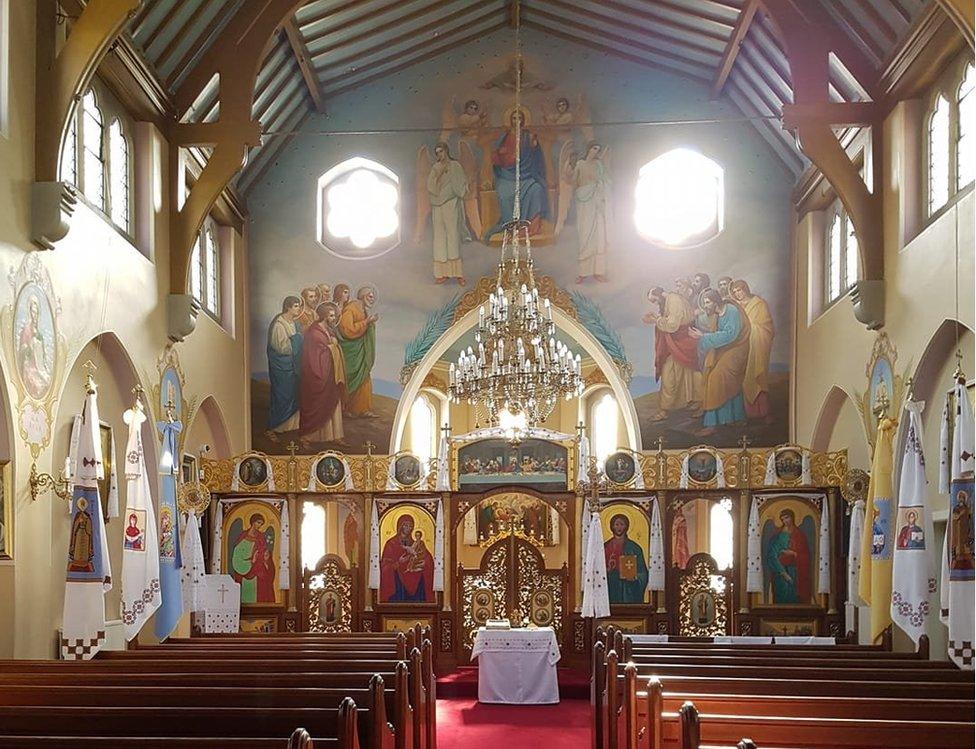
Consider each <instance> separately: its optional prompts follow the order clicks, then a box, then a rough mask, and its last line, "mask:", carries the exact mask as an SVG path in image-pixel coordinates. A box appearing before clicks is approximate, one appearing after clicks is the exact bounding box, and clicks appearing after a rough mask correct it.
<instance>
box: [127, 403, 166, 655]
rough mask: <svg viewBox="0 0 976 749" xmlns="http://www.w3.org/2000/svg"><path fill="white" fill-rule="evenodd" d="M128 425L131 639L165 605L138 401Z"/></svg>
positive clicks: (128, 609) (128, 630) (131, 410)
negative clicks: (161, 589)
mask: <svg viewBox="0 0 976 749" xmlns="http://www.w3.org/2000/svg"><path fill="white" fill-rule="evenodd" d="M122 418H123V420H124V421H125V423H126V424H128V426H129V433H128V438H127V440H126V446H125V469H124V475H125V500H126V502H125V524H124V526H123V529H122V601H121V611H122V626H123V628H124V630H125V639H126V641H129V640H132V639H133V638H134V637H135V636H136V635H138V634H139V630H141V629H142V627H143V625H144V624H145V623H146V622H147V621H149V617H151V616H152V615H153V613H154V612H155V611H156V609H158V608H159V606H160V605H161V604H162V594H161V592H160V587H159V537H158V535H157V533H156V511H155V509H154V508H153V503H152V495H151V494H150V489H149V476H148V475H147V474H146V462H145V455H144V452H143V442H142V425H143V424H144V423H145V421H146V414H145V413H144V412H143V409H142V405H141V404H139V403H137V405H136V407H135V408H131V409H129V410H128V411H126V412H125V414H123V417H122Z"/></svg>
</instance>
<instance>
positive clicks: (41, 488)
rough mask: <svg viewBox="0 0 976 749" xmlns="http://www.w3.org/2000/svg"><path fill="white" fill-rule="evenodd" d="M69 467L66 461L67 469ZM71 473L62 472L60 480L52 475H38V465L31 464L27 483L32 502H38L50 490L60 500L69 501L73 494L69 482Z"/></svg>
mask: <svg viewBox="0 0 976 749" xmlns="http://www.w3.org/2000/svg"><path fill="white" fill-rule="evenodd" d="M67 467H68V460H67V459H65V468H66V469H67ZM69 477H70V471H68V470H64V471H61V475H60V476H59V477H58V478H54V476H52V475H51V474H50V473H38V472H37V463H31V470H30V476H29V477H28V479H27V483H28V484H29V485H30V495H31V501H33V502H36V501H37V498H38V497H39V496H40V495H41V493H42V492H46V491H47V490H48V489H50V490H51V491H53V492H54V494H55V496H57V498H58V499H67V498H68V496H69V495H70V493H71V482H70V481H69V480H68V479H69Z"/></svg>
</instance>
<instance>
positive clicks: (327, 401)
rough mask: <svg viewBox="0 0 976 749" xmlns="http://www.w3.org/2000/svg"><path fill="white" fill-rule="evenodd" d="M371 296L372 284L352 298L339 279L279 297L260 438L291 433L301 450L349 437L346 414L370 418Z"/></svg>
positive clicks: (273, 438)
mask: <svg viewBox="0 0 976 749" xmlns="http://www.w3.org/2000/svg"><path fill="white" fill-rule="evenodd" d="M376 299H377V293H376V289H375V287H373V286H371V285H366V286H362V287H361V288H359V289H358V291H357V292H356V296H355V298H354V299H351V298H350V288H349V286H348V285H347V284H344V283H339V284H336V285H335V286H334V287H330V286H329V285H328V284H317V285H315V286H308V287H306V288H304V289H302V290H301V293H300V295H293V296H286V297H285V299H284V301H283V303H282V306H281V312H280V313H279V314H277V315H275V317H274V318H273V319H272V321H271V324H270V325H269V326H268V339H267V355H268V379H269V383H270V398H269V405H268V411H267V419H266V431H265V432H264V437H265V438H267V439H268V440H269V441H271V442H278V441H280V440H281V439H283V438H286V439H291V438H294V437H297V438H298V440H299V442H300V444H301V446H302V449H303V450H305V451H308V450H311V449H313V446H319V447H320V446H322V445H326V444H328V445H334V446H337V447H339V448H341V447H345V446H347V444H348V443H347V440H346V436H345V435H346V428H347V426H348V420H350V419H351V420H359V419H371V418H374V416H375V414H374V412H373V392H372V378H371V372H372V369H373V364H374V363H375V360H376V323H377V321H378V320H379V315H378V314H376V313H375V312H373V308H374V306H375V304H376Z"/></svg>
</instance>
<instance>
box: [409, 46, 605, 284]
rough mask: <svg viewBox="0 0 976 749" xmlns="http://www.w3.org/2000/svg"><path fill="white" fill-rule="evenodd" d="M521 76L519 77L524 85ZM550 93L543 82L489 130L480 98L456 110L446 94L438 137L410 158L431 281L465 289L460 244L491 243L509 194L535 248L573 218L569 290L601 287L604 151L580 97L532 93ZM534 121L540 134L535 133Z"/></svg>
mask: <svg viewBox="0 0 976 749" xmlns="http://www.w3.org/2000/svg"><path fill="white" fill-rule="evenodd" d="M514 70H515V67H514V64H513V65H512V66H510V67H509V68H508V69H507V70H506V71H505V72H503V73H502V74H501V75H500V76H496V77H495V78H493V79H491V80H490V81H488V82H486V83H484V84H482V86H481V88H482V89H484V90H492V89H499V90H503V91H507V90H509V89H510V86H509V85H508V84H507V83H506V84H503V83H499V82H498V81H499V80H500V79H501V78H506V80H507V76H510V75H514ZM525 76H529V73H528V72H527V71H523V88H526V84H525V80H528V78H526V77H525ZM530 77H531V76H530ZM512 85H514V84H512ZM551 88H552V86H551V84H548V83H545V82H543V81H538V82H537V83H536V85H534V86H528V90H529V91H531V92H533V96H531V97H530V100H529V101H526V102H523V104H522V106H521V107H520V108H518V109H516V108H514V107H511V106H508V107H507V108H506V109H505V110H504V111H502V113H501V116H500V117H499V118H498V121H497V122H496V123H495V124H492V117H491V116H490V115H489V112H488V109H487V107H486V106H485V100H484V99H483V98H467V99H465V100H464V103H463V105H461V104H460V103H459V102H460V101H461V100H460V99H459V97H457V96H453V97H452V98H451V99H450V101H449V102H448V103H447V104H446V105H445V106H444V108H443V111H442V115H441V119H442V129H441V133H440V139H439V140H438V141H437V142H436V143H433V144H430V145H425V146H421V147H420V149H419V150H418V152H417V161H416V164H417V172H416V181H415V193H416V194H415V198H416V204H417V220H416V231H415V236H414V240H415V241H416V242H417V243H420V242H421V241H422V240H423V236H424V233H425V231H426V228H427V227H428V226H431V227H432V248H431V249H432V253H433V274H434V281H435V283H438V284H443V283H447V282H449V281H454V282H456V283H457V284H458V285H461V286H464V285H465V284H466V280H465V277H464V272H463V266H462V259H461V247H462V245H463V244H464V243H469V242H479V243H481V244H484V245H487V244H489V243H492V242H494V243H497V242H498V240H499V235H500V233H501V232H502V229H503V227H504V225H505V224H506V223H507V222H508V221H510V220H511V219H512V216H513V212H514V207H515V202H516V201H515V199H516V191H517V192H518V199H519V206H520V217H521V218H522V219H523V220H525V221H527V222H528V224H529V233H530V235H531V236H532V237H534V238H535V241H538V242H543V243H550V242H552V241H554V240H555V238H556V237H558V236H559V234H560V233H561V232H562V231H563V229H564V227H565V225H566V224H567V222H570V223H572V222H574V221H575V223H576V225H577V232H578V243H579V244H578V246H579V249H578V256H579V257H578V265H579V269H578V276H577V283H583V282H584V280H586V279H588V278H592V279H594V280H596V281H605V280H606V277H607V252H608V250H609V245H610V241H609V238H608V234H609V232H608V228H609V226H610V225H611V223H610V222H611V211H610V200H609V197H610V196H609V185H610V178H609V173H610V163H609V154H610V149H609V148H608V147H607V146H606V145H604V144H602V143H599V142H597V141H595V140H594V139H593V128H592V126H591V125H589V111H588V108H587V105H586V101H585V99H584V97H583V96H582V95H579V96H578V97H577V99H576V101H575V103H573V102H571V101H570V99H569V98H567V97H566V96H559V97H556V98H555V99H550V98H543V97H542V96H541V95H540V94H538V93H537V92H544V91H548V90H549V89H551ZM533 120H535V121H536V123H537V124H541V125H542V127H533ZM518 133H520V136H519V135H518ZM516 159H517V160H518V168H519V185H518V187H517V188H516V180H515V173H516Z"/></svg>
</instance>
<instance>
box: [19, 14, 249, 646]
mask: <svg viewBox="0 0 976 749" xmlns="http://www.w3.org/2000/svg"><path fill="white" fill-rule="evenodd" d="M34 14H35V11H34V3H32V2H14V3H11V4H10V24H11V34H10V42H11V44H10V63H11V70H10V111H11V115H10V131H9V137H8V138H6V139H4V138H2V137H0V164H2V165H3V168H2V169H0V269H2V273H3V275H6V274H7V273H8V272H10V271H12V270H15V269H16V268H18V267H19V266H20V263H21V262H22V260H23V258H24V256H25V254H26V253H28V252H34V251H37V249H36V247H35V246H34V245H33V244H32V243H31V242H30V240H29V223H30V189H31V183H32V181H33V178H34V163H33V143H34V80H35V76H34V64H35V59H34V58H35V41H36V40H35V28H34ZM153 137H155V138H158V139H159V141H160V146H161V159H160V161H161V168H162V169H163V170H165V167H166V165H167V164H168V163H169V160H168V156H167V148H166V144H165V142H163V141H162V138H161V136H160V135H159V134H158V133H157V132H155V131H153ZM136 157H137V159H138V158H140V155H139V154H137V155H136ZM138 171H139V170H138V169H137V173H138ZM160 176H161V178H162V179H161V181H160V182H159V184H162V185H167V184H168V181H167V176H168V175H166V174H165V171H164V172H163V173H162V174H161V175H160ZM152 181H153V180H151V179H146V180H145V184H141V183H140V184H138V185H137V186H136V191H137V192H139V191H140V190H146V189H150V184H151V183H152ZM145 197H152V198H154V200H151V201H150V204H152V203H154V202H157V200H158V205H159V209H158V210H155V209H153V216H152V225H153V227H154V233H153V236H152V240H153V244H154V248H155V249H154V257H153V259H152V260H150V259H147V258H146V257H145V256H144V255H142V254H141V253H140V252H139V251H138V250H137V249H136V248H135V247H133V246H132V245H131V244H130V243H129V242H128V241H127V240H126V239H125V238H124V237H123V236H122V235H121V234H119V233H118V232H117V231H116V230H115V229H114V228H112V227H110V226H109V225H108V224H107V223H106V222H105V221H104V220H103V219H102V218H101V217H99V216H98V215H97V214H96V213H95V212H94V211H92V210H91V209H89V208H87V207H86V206H84V205H83V204H80V205H79V207H78V210H77V211H76V213H75V216H74V217H73V219H72V228H71V231H70V232H69V234H68V236H67V237H66V238H65V239H64V240H62V241H61V242H59V243H58V244H57V246H56V247H55V249H54V251H51V252H42V251H38V252H39V257H40V260H41V262H42V264H43V265H44V267H45V268H46V269H47V270H48V272H49V273H50V275H51V279H52V283H53V286H54V290H55V294H56V296H57V297H58V299H59V301H60V305H61V314H60V316H59V318H58V321H57V324H58V328H59V332H60V333H61V335H62V336H63V339H64V342H65V349H66V366H65V368H64V370H63V374H62V379H61V381H60V382H56V383H55V384H54V386H53V388H52V393H55V394H58V393H60V392H61V391H62V388H63V397H61V399H60V403H59V404H56V406H55V409H54V432H53V439H52V443H51V445H50V446H49V447H48V448H47V449H46V450H44V451H43V452H42V453H41V454H40V456H39V459H38V461H37V467H38V470H39V471H52V468H53V469H54V471H53V472H54V473H57V470H58V469H59V468H60V467H61V466H62V465H63V463H64V457H65V454H66V452H67V432H66V428H67V427H66V425H67V424H68V423H69V420H70V417H71V415H72V414H74V413H77V411H78V407H79V404H80V399H81V382H82V380H81V377H82V375H81V372H80V367H79V366H78V365H79V364H80V363H83V362H84V361H85V360H86V359H87V358H89V355H90V354H92V353H95V352H94V351H93V350H91V349H89V350H85V349H86V346H88V344H89V341H91V340H92V339H93V338H95V336H97V335H98V334H100V333H103V332H107V331H108V332H111V333H112V334H113V335H114V336H115V337H116V339H117V341H118V343H119V347H120V349H122V350H124V351H125V355H124V357H123V358H124V359H127V360H128V361H129V362H131V365H129V366H128V368H127V371H123V370H126V368H122V369H119V368H116V371H114V372H113V371H112V370H113V367H111V366H108V362H106V361H104V357H105V355H106V352H105V350H104V349H103V350H102V351H101V352H100V353H98V354H96V355H95V356H92V357H91V358H93V359H99V360H101V362H102V366H99V370H98V373H97V380H98V382H99V384H100V386H101V394H102V403H101V416H102V418H103V419H104V420H106V421H110V422H111V423H113V425H116V439H117V440H118V439H123V438H124V429H123V427H122V424H121V411H122V409H123V408H124V407H128V406H129V405H130V404H131V394H130V393H129V388H131V383H132V381H133V380H135V379H138V380H139V381H140V382H141V384H142V385H143V386H144V387H145V388H146V390H147V392H150V391H151V388H152V386H153V385H154V384H156V383H157V382H158V374H157V361H158V359H159V357H160V355H161V354H162V352H163V350H164V347H165V345H166V343H167V338H166V306H165V305H166V294H167V292H168V288H169V251H168V221H167V219H166V217H167V216H168V209H169V199H168V193H167V191H165V190H164V191H163V194H162V195H158V196H155V195H153V196H146V194H145V193H143V198H145ZM230 234H233V233H232V232H230ZM232 239H233V241H231V242H229V243H228V244H229V245H230V247H225V253H226V262H227V263H229V264H231V265H232V266H233V268H234V269H235V271H236V272H235V280H234V285H233V292H234V293H233V295H232V302H233V306H232V309H233V311H234V312H233V314H234V318H235V319H234V320H233V321H232V322H233V325H232V326H229V327H231V328H232V329H233V330H234V331H235V332H236V336H232V335H230V334H228V333H227V332H225V331H224V330H223V329H222V328H221V327H220V326H219V325H218V324H217V323H216V322H215V321H214V320H212V319H211V318H209V317H207V316H205V315H201V319H200V322H199V324H198V327H197V330H196V332H194V333H193V335H192V336H191V337H190V338H189V339H188V340H187V341H186V342H185V343H183V344H180V345H178V347H177V351H178V354H179V357H180V360H181V363H182V367H183V370H184V372H185V374H186V379H187V383H186V387H185V397H187V398H192V399H194V400H195V402H196V403H197V404H199V403H201V402H203V400H204V399H205V398H207V397H208V396H210V397H212V399H213V407H212V409H211V413H210V419H211V422H213V421H214V418H215V417H214V416H213V412H215V411H219V412H220V414H221V416H220V417H219V418H217V419H216V421H218V422H219V421H222V423H223V424H224V425H226V433H227V435H229V436H228V437H226V438H224V442H225V445H226V446H229V448H230V452H239V451H242V450H243V449H245V447H246V444H245V435H246V434H247V433H248V430H247V413H248V409H247V405H246V404H247V392H246V389H247V381H246V377H245V376H244V362H245V361H246V351H245V341H246V339H247V333H246V325H247V317H246V315H245V314H244V309H243V303H242V301H241V300H242V299H243V290H244V286H245V279H244V271H243V269H244V268H245V263H244V242H243V240H242V239H241V237H239V236H236V235H235V236H233V237H232ZM229 301H230V300H229ZM12 304H13V289H12V288H11V286H10V285H9V284H7V283H4V284H2V285H0V308H5V307H8V306H10V305H12ZM0 336H2V337H4V338H6V339H9V338H10V337H12V331H11V330H6V329H4V330H0ZM8 342H9V340H8ZM97 363H98V361H96V364H97ZM0 369H2V372H3V375H4V377H3V382H4V387H5V392H4V399H5V400H7V401H8V402H10V403H11V404H13V409H12V415H5V416H4V418H5V419H8V420H9V421H7V422H6V424H4V425H3V426H5V427H6V431H8V432H9V431H10V430H11V422H12V420H13V419H15V418H16V415H17V407H16V404H17V403H18V399H19V396H18V392H17V389H16V386H15V384H14V381H13V379H12V377H11V376H12V375H13V370H12V363H11V362H10V361H8V360H7V355H6V350H4V351H3V352H0ZM68 373H70V374H68ZM208 429H209V427H199V428H198V427H195V425H194V424H192V423H191V425H190V426H189V430H190V434H191V435H198V436H199V439H200V440H201V441H203V440H205V439H209V438H210V437H211V435H210V432H209V431H208ZM210 431H212V430H210ZM194 439H197V437H194ZM12 444H13V449H12V452H11V454H10V456H9V457H10V458H11V459H12V460H13V462H14V476H13V486H14V501H15V521H14V532H15V547H14V553H15V561H14V563H13V564H7V565H4V566H0V596H2V600H3V601H4V602H5V604H7V602H10V604H12V605H4V606H3V607H0V657H9V656H11V655H14V656H16V657H24V658H27V657H32V658H49V657H52V656H53V655H54V654H55V632H56V629H57V627H58V626H59V624H60V619H61V601H62V597H63V575H64V554H65V549H66V545H65V538H64V536H65V533H66V530H65V528H66V525H65V523H66V514H65V513H63V512H62V510H63V509H64V507H63V505H62V503H60V502H59V501H56V500H54V499H52V497H51V495H49V494H48V495H44V496H43V497H41V498H40V499H39V500H38V501H37V502H36V503H32V502H31V500H30V497H29V494H28V488H27V476H28V473H29V471H30V465H31V456H30V452H29V451H28V449H27V446H26V444H25V443H24V442H23V441H22V440H20V439H19V438H16V439H13V440H12ZM191 445H192V443H191ZM192 447H193V448H194V449H195V447H196V445H192ZM4 457H8V456H0V458H4ZM124 501H125V500H124V496H123V497H122V498H121V500H120V502H121V503H123V506H124ZM109 532H110V539H112V540H113V542H114V541H117V540H118V539H117V533H118V524H117V521H116V522H113V523H112V524H111V525H110V526H109ZM119 545H120V544H115V543H113V552H112V557H113V571H114V572H115V573H116V574H118V573H119V572H120V569H119V567H118V564H119V555H120V554H119V552H118V550H117V549H115V548H114V547H115V546H119ZM118 600H119V591H118V589H117V588H116V590H114V591H113V592H112V593H111V594H110V595H109V596H108V598H107V604H106V613H107V616H108V618H109V619H114V618H117V617H118Z"/></svg>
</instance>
